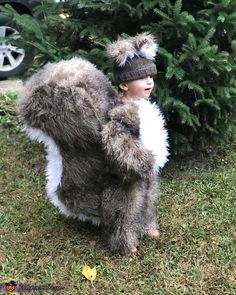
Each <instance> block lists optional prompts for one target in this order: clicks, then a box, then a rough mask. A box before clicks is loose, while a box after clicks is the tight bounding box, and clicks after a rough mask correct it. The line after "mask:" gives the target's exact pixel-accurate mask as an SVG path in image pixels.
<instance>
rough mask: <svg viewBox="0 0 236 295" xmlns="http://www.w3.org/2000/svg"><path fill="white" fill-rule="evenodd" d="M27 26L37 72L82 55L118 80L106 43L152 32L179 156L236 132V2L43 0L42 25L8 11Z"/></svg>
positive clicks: (159, 88)
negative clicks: (235, 129)
mask: <svg viewBox="0 0 236 295" xmlns="http://www.w3.org/2000/svg"><path fill="white" fill-rule="evenodd" d="M2 10H3V11H4V12H5V13H6V14H7V15H10V16H11V17H12V18H13V19H14V21H15V22H16V23H17V25H18V26H20V28H21V32H22V38H21V39H20V40H17V41H16V42H17V44H18V46H22V45H23V46H25V47H29V48H30V49H31V50H34V52H35V56H36V57H35V60H34V67H36V68H38V67H40V66H42V65H43V64H44V63H45V62H47V61H57V60H60V59H62V58H64V59H65V58H71V57H72V56H81V57H85V58H86V59H88V60H90V61H91V62H93V63H95V64H96V65H97V66H98V68H100V69H102V70H103V71H104V72H105V73H106V74H107V75H108V76H109V77H110V78H111V73H110V68H109V65H108V62H107V58H106V57H105V52H104V49H105V46H106V44H107V43H108V42H109V41H112V40H114V39H116V38H117V36H118V35H123V34H125V35H135V34H136V33H138V32H141V31H150V32H151V33H152V34H154V36H155V37H156V39H157V41H158V43H159V44H160V48H159V54H158V58H157V67H158V75H157V77H156V78H155V83H156V87H155V89H154V92H153V95H152V97H153V100H155V101H156V102H157V103H158V104H159V105H160V106H161V108H162V110H163V113H164V114H165V116H166V119H167V122H168V128H169V130H170V137H171V145H172V147H173V150H174V152H175V153H177V152H181V153H184V152H186V151H190V150H191V149H193V148H194V147H195V146H196V145H198V146H201V145H203V144H205V143H206V142H208V141H209V140H212V139H214V140H215V141H216V142H217V141H219V140H222V139H223V138H224V139H226V138H228V137H227V135H229V134H232V130H233V127H234V126H235V115H236V99H235V97H236V78H235V72H236V65H235V59H236V2H235V1H234V0H218V1H217V0H215V1H214V0H211V1H210V0H209V1H208V0H196V1H184V0H183V1H182V0H177V1H176V0H175V1H173V0H150V1H145V0H142V1H136V0H128V1H124V0H101V1H98V0H70V1H69V0H64V1H61V2H59V3H53V2H51V1H43V5H42V6H39V7H38V8H37V11H36V13H37V14H42V13H43V15H44V19H43V20H41V21H37V20H35V19H33V18H31V17H29V16H20V15H18V14H17V13H16V12H15V11H14V10H13V9H12V8H10V7H8V8H2Z"/></svg>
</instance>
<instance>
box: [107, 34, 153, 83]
mask: <svg viewBox="0 0 236 295" xmlns="http://www.w3.org/2000/svg"><path fill="white" fill-rule="evenodd" d="M157 47H158V46H157V44H156V42H155V40H154V38H153V36H152V35H151V34H149V33H142V34H138V35H136V36H135V37H127V38H121V37H119V38H118V40H117V41H115V42H113V43H111V44H109V45H108V46H107V55H108V57H109V59H110V60H111V62H112V64H113V74H114V79H115V82H116V83H117V84H120V83H122V82H127V81H131V80H136V79H140V78H143V77H146V76H153V75H155V74H156V73H157V70H156V65H155V63H154V62H153V60H155V56H156V51H157Z"/></svg>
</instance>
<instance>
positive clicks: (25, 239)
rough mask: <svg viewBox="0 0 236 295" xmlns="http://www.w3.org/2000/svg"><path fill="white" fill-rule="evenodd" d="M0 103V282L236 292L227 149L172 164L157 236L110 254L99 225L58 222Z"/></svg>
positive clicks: (231, 149) (234, 172)
mask: <svg viewBox="0 0 236 295" xmlns="http://www.w3.org/2000/svg"><path fill="white" fill-rule="evenodd" d="M2 100H4V102H3V103H1V105H0V146H1V148H0V168H1V178H0V237H1V244H0V283H5V282H8V281H10V280H15V281H16V282H17V283H21V284H23V283H25V284H38V285H39V284H60V285H63V286H65V290H64V291H62V292H61V293H60V292H50V293H48V294H66V295H69V294H109V295H111V294H132V295H141V294H150V295H151V294H152V295H153V294H155V295H158V294H163V295H164V294H165V295H178V294H181V295H182V294H196V295H200V294H206V295H209V294H212V295H213V294H214V295H217V294H228V295H232V294H236V222H235V221H236V214H235V212H236V210H235V199H236V149H235V147H236V144H234V143H232V144H231V145H230V146H227V147H226V148H225V150H224V152H221V153H218V154H214V156H213V157H211V158H206V157H202V158H200V157H199V159H198V160H196V159H195V160H194V159H193V158H190V157H189V159H185V160H182V161H180V160H172V161H171V162H170V163H169V165H167V167H166V168H165V169H164V171H163V173H162V175H161V193H160V201H159V204H158V208H157V210H158V215H159V222H160V229H161V236H160V238H159V239H158V240H152V239H151V238H147V239H145V240H144V241H142V243H141V244H140V249H139V251H138V252H137V253H135V254H130V255H128V256H125V257H122V256H114V255H111V254H110V253H109V252H108V251H107V250H106V249H105V248H104V246H103V244H102V240H101V236H100V231H99V229H98V228H96V227H93V226H91V225H89V224H85V223H81V222H77V221H75V220H70V219H65V218H64V217H63V216H61V215H60V214H59V213H58V211H57V209H56V208H54V207H53V206H52V205H51V203H50V202H49V201H48V199H47V197H46V194H45V178H44V167H45V154H44V150H43V148H42V147H41V146H40V145H38V144H35V143H32V142H30V141H29V140H28V139H26V137H25V136H24V135H22V134H21V133H20V132H19V131H18V127H17V126H16V125H15V121H14V118H12V116H11V110H12V103H11V102H9V101H7V99H6V97H5V98H4V97H3V96H2ZM8 111H9V113H10V115H9V114H8ZM13 113H14V112H13ZM12 120H13V121H12ZM85 263H86V264H88V265H90V266H91V267H92V266H96V268H97V278H96V279H95V281H94V282H93V283H91V282H90V281H88V280H86V279H85V278H84V277H83V276H82V275H81V270H82V266H83V265H84V264H85ZM37 294H40V293H37ZM43 294H46V293H43Z"/></svg>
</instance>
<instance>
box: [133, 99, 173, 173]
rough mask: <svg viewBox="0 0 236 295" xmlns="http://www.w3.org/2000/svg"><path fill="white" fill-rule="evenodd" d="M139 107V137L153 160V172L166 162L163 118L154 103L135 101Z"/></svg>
mask: <svg viewBox="0 0 236 295" xmlns="http://www.w3.org/2000/svg"><path fill="white" fill-rule="evenodd" d="M135 103H136V104H137V105H138V107H139V118H140V137H141V141H142V143H143V145H144V147H145V148H146V149H147V150H149V151H151V152H152V154H153V156H154V158H155V167H154V169H155V171H156V172H158V171H159V168H162V167H164V165H165V163H166V162H167V161H168V158H167V157H168V155H169V152H168V141H167V139H168V134H167V131H166V129H165V126H164V124H165V122H164V118H163V116H162V114H161V112H160V110H159V108H158V106H157V105H156V104H155V103H150V102H149V101H148V100H145V99H140V100H137V101H135Z"/></svg>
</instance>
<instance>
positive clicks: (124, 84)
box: [119, 83, 128, 91]
mask: <svg viewBox="0 0 236 295" xmlns="http://www.w3.org/2000/svg"><path fill="white" fill-rule="evenodd" d="M119 88H120V89H121V90H123V91H127V90H128V86H127V84H126V83H120V84H119Z"/></svg>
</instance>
